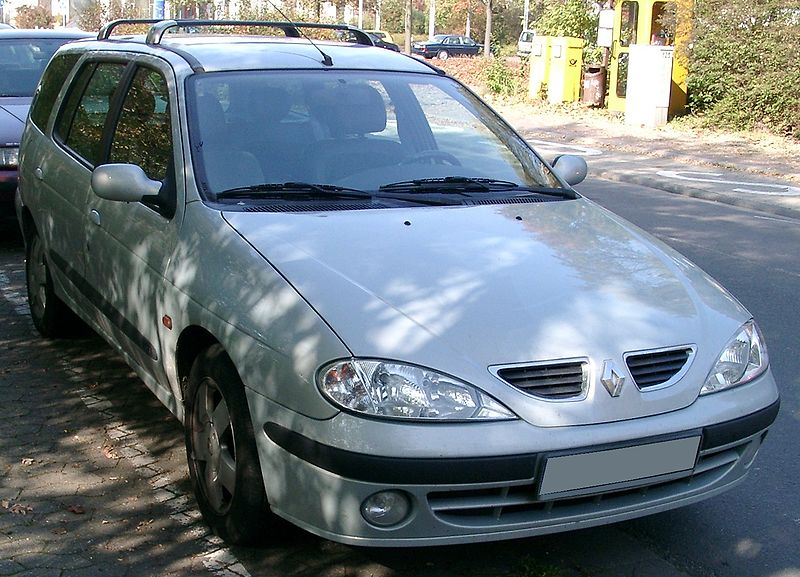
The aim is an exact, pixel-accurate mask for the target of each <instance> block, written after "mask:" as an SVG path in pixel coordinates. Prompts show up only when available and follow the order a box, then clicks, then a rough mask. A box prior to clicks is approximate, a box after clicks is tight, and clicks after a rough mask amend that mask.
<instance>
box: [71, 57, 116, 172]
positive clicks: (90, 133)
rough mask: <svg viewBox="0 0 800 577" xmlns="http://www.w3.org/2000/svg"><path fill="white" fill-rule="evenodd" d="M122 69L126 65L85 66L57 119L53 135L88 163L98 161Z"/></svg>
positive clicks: (93, 163) (112, 63)
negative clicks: (112, 100) (104, 130)
mask: <svg viewBox="0 0 800 577" xmlns="http://www.w3.org/2000/svg"><path fill="white" fill-rule="evenodd" d="M124 72H125V65H124V64H120V63H114V62H105V63H101V64H97V65H96V66H94V65H89V66H87V67H86V68H84V69H83V70H82V71H81V73H80V77H79V78H77V79H76V80H77V81H76V82H74V83H73V88H72V91H71V92H70V95H69V97H68V98H67V101H66V103H65V105H64V107H63V108H62V110H61V113H60V115H59V118H58V120H57V121H56V127H55V135H56V138H58V140H59V141H60V142H62V143H63V144H64V145H65V146H67V147H68V148H70V149H71V150H72V151H73V152H75V153H76V154H77V155H78V156H80V157H81V158H83V159H84V160H86V161H87V162H88V163H89V164H90V165H91V166H96V165H97V164H98V163H99V162H100V157H101V154H102V152H103V149H102V139H103V128H104V127H105V124H106V119H107V118H108V113H109V110H110V109H111V99H112V98H113V96H114V93H115V92H116V91H117V88H118V87H119V83H120V80H121V79H122V75H123V73H124ZM87 77H88V81H87ZM83 86H85V88H84V89H83V90H81V87H83Z"/></svg>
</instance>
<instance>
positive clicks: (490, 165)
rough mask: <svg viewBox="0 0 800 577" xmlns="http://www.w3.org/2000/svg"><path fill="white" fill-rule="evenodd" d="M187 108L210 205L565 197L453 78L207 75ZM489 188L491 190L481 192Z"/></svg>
mask: <svg viewBox="0 0 800 577" xmlns="http://www.w3.org/2000/svg"><path fill="white" fill-rule="evenodd" d="M187 101H188V103H189V112H190V139H191V143H192V154H193V164H194V168H195V177H196V179H197V182H198V183H199V188H200V190H201V193H202V194H203V196H204V197H205V198H206V199H207V200H217V199H219V198H223V197H225V196H230V194H226V192H228V193H230V191H235V194H234V196H235V198H237V199H241V198H242V196H244V195H246V194H248V193H249V194H251V195H252V196H253V197H257V196H258V195H265V194H275V193H276V191H278V190H283V191H284V192H286V193H287V194H288V191H295V192H296V191H299V190H303V191H305V192H306V193H309V192H311V193H314V194H315V195H318V194H319V191H320V190H322V189H321V187H327V190H328V191H330V190H333V189H334V188H336V189H338V190H341V189H342V188H346V189H348V190H350V191H353V190H356V191H367V192H375V191H380V190H387V188H389V189H391V190H392V192H393V193H398V192H402V191H403V190H406V189H412V188H413V189H415V190H416V191H420V189H423V188H424V189H425V192H426V193H430V192H431V190H432V188H442V187H443V185H442V184H437V183H446V187H445V188H447V189H448V191H451V192H452V190H453V189H454V188H458V186H461V187H462V188H463V187H469V189H470V190H473V191H483V192H484V193H485V194H489V193H492V192H496V191H497V190H498V189H503V190H507V189H509V188H516V187H522V188H525V189H530V188H542V189H548V190H553V189H559V190H561V187H560V185H559V183H558V181H557V180H556V178H555V177H554V176H553V175H552V174H551V172H550V171H549V170H548V169H547V167H546V166H545V165H544V164H543V163H542V162H541V160H540V159H539V158H538V157H537V156H536V155H535V154H534V153H533V152H532V150H531V149H530V148H529V147H528V145H527V144H526V143H525V142H524V141H523V140H522V139H521V138H520V137H519V136H517V135H516V134H515V133H514V132H513V131H511V130H510V129H509V128H508V127H507V125H505V124H504V123H503V122H502V121H501V120H500V119H499V118H498V117H497V116H496V115H495V114H494V113H492V112H491V110H489V108H488V107H486V106H485V105H484V104H482V103H481V102H480V101H479V100H478V99H477V98H476V97H474V96H473V95H472V94H471V93H470V92H469V91H468V90H466V89H465V88H463V87H462V86H461V85H460V84H458V83H456V82H455V81H453V80H452V79H449V78H446V77H441V76H434V75H429V74H400V73H381V72H365V71H352V72H351V71H348V72H333V71H325V72H324V73H319V72H302V71H298V72H287V71H280V72H275V71H264V72H253V71H248V72H230V73H208V74H202V75H195V76H193V77H191V78H190V80H189V83H188V86H187ZM481 180H483V181H491V182H492V186H486V185H485V184H481V185H476V182H477V181H481ZM497 182H502V183H504V184H503V185H497V184H496V183H497ZM431 183H433V184H431ZM506 183H507V184H506ZM298 184H301V185H302V186H298ZM270 185H272V186H270ZM310 185H314V187H316V188H311V187H310ZM400 189H403V190H400ZM350 195H352V192H351V194H350Z"/></svg>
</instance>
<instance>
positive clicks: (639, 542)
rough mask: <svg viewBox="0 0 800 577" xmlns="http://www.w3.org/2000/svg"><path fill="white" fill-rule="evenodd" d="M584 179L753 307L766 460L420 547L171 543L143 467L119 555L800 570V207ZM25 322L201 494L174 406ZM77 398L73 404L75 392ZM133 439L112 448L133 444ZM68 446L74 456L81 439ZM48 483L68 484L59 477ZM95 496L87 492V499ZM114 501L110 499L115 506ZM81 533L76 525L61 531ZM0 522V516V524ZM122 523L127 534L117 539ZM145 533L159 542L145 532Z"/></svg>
mask: <svg viewBox="0 0 800 577" xmlns="http://www.w3.org/2000/svg"><path fill="white" fill-rule="evenodd" d="M579 189H580V190H581V191H582V192H583V193H585V194H586V195H587V196H589V197H590V198H592V199H594V200H596V201H597V202H599V203H600V204H603V205H605V206H607V207H608V208H610V209H612V210H614V211H615V212H618V213H619V214H621V215H623V216H625V217H626V218H628V219H629V220H631V221H633V222H634V223H637V224H639V225H640V226H642V227H643V228H645V229H646V230H649V231H650V232H652V233H654V234H655V235H656V236H658V237H660V238H661V239H662V240H664V241H665V242H667V243H668V244H671V245H672V246H674V247H675V248H677V249H678V250H679V251H681V252H683V253H684V254H686V255H687V256H688V257H689V258H691V259H692V260H694V262H696V263H697V264H699V265H700V266H701V267H702V268H704V269H705V270H706V271H707V272H709V273H711V274H712V275H713V276H715V277H716V278H717V279H718V280H719V281H720V282H722V284H723V285H725V286H727V287H728V288H729V289H730V290H731V291H732V292H733V293H734V295H736V296H737V297H738V298H739V299H740V300H741V301H742V302H743V303H744V304H745V306H747V307H748V308H749V309H750V310H751V311H752V312H753V313H754V315H755V316H756V318H757V319H758V321H759V323H760V325H761V327H762V329H763V331H764V333H765V335H766V339H767V342H768V344H769V346H770V353H771V359H772V363H773V371H774V373H775V376H776V379H777V380H778V382H779V384H780V385H781V387H782V395H783V407H782V410H781V414H780V416H779V418H778V421H777V423H776V425H775V427H774V429H773V431H772V433H771V435H770V438H768V439H767V443H766V445H765V447H764V448H763V450H762V453H761V455H760V456H759V459H758V461H757V463H756V469H755V470H754V471H753V472H752V474H751V476H750V478H749V479H748V480H747V481H746V482H745V483H744V484H742V485H740V486H739V487H738V488H736V489H734V490H733V491H731V492H729V493H726V494H724V495H722V496H719V497H717V498H714V499H712V500H710V501H706V502H704V503H701V504H699V505H694V506H691V507H687V508H684V509H679V510H676V511H673V512H668V513H664V514H660V515H657V516H653V517H650V518H646V519H642V520H638V521H632V522H626V523H621V524H617V525H614V526H610V527H600V528H596V529H588V530H583V531H578V532H573V533H565V534H558V535H552V536H546V537H541V538H533V539H524V540H517V541H511V542H504V543H491V544H481V545H475V546H452V547H440V548H435V549H414V550H382V549H362V548H354V547H347V546H343V545H338V544H334V543H331V542H327V541H325V540H322V539H318V538H316V537H313V536H310V535H308V534H306V533H303V532H301V531H299V530H294V529H292V528H287V529H286V531H285V532H284V534H283V535H282V536H281V539H280V541H279V542H277V543H272V544H270V545H269V546H267V547H265V548H261V549H234V550H232V551H230V550H219V549H216V550H214V552H213V554H210V553H209V552H208V551H209V549H208V548H207V547H205V548H204V547H196V548H191V547H189V546H188V544H187V545H186V546H185V547H183V548H175V547H173V548H167V549H166V550H165V549H164V547H167V546H168V545H169V544H170V540H173V541H175V540H177V541H180V542H182V543H183V542H184V540H189V539H190V537H191V535H189V534H183V535H181V534H180V533H179V532H178V533H176V536H172V534H173V532H174V528H173V527H171V526H170V525H171V524H172V525H175V524H176V523H174V522H173V521H175V520H176V519H180V518H181V515H182V516H183V517H184V518H188V520H187V521H186V522H187V523H189V524H191V522H192V516H191V515H188V516H187V515H186V514H185V513H181V515H178V516H176V515H175V514H174V513H172V514H171V512H170V509H169V507H165V506H164V504H163V503H162V502H161V499H160V498H159V494H163V491H159V490H158V489H155V490H154V489H153V488H152V487H148V485H147V483H139V484H137V485H136V487H137V489H136V491H138V493H136V494H135V495H132V496H130V497H128V498H129V499H131V500H133V501H136V502H138V503H139V514H140V516H141V519H142V521H139V522H137V523H135V524H134V526H135V534H133V535H132V536H133V537H135V538H136V540H135V541H134V540H131V542H130V544H128V543H125V545H124V546H123V545H119V550H120V551H123V550H124V551H125V553H124V554H123V553H119V554H118V555H117V554H116V553H115V555H114V557H116V558H117V562H118V563H121V564H123V565H124V564H126V563H131V561H128V560H129V559H133V558H135V559H138V561H137V571H136V575H137V577H139V576H143V575H164V574H167V573H169V574H170V575H172V574H174V575H197V574H203V572H204V571H209V573H208V574H216V575H230V576H231V577H236V576H238V577H247V575H252V576H254V577H260V576H280V577H298V576H309V577H311V576H313V577H320V576H324V577H329V576H330V577H333V576H345V575H347V576H350V577H356V576H358V577H368V576H372V577H400V576H409V577H410V576H414V577H456V576H459V577H462V576H466V577H478V576H480V577H484V576H486V577H488V576H492V577H495V576H498V577H499V576H504V575H507V576H512V577H557V576H559V577H577V576H582V577H623V576H625V577H629V576H633V575H637V576H646V577H681V576H691V577H707V576H716V577H800V499H798V489H799V488H800V487H798V483H800V481H798V479H800V470H798V468H799V467H800V465H799V464H798V463H800V459H798V448H797V447H798V443H797V440H798V439H800V376H799V375H800V360H799V359H798V355H797V354H796V351H795V348H796V343H797V341H798V339H797V336H796V334H795V331H796V330H797V328H798V327H800V310H799V309H798V307H797V306H796V303H795V299H796V298H797V294H798V287H800V259H798V258H797V255H796V252H797V248H798V247H800V226H798V224H800V222H798V221H797V220H791V219H788V218H776V217H773V216H770V215H768V214H763V213H756V212H752V211H747V210H743V209H739V208H735V207H732V206H727V205H723V204H717V203H710V202H705V201H701V200H696V199H691V198H686V197H681V196H677V195H674V194H667V193H662V192H658V191H655V190H653V189H648V188H644V187H640V186H635V185H627V184H621V183H612V182H608V181H602V180H596V179H594V180H589V181H587V182H586V183H584V184H583V185H582V186H580V187H579ZM22 261H23V256H22V247H21V243H20V241H19V239H16V238H13V237H12V238H4V239H2V240H0V271H1V272H2V277H1V278H0V285H2V286H0V289H2V290H0V298H2V299H5V300H7V301H9V300H11V301H13V302H14V303H15V304H14V306H13V307H7V308H6V309H4V310H11V311H12V312H10V313H8V314H11V315H14V316H15V317H16V319H15V323H16V324H17V325H18V324H19V322H20V319H25V316H24V315H25V312H26V311H25V306H24V302H22V301H21V300H20V295H21V294H24V288H23V284H22V281H23V278H24V277H23V274H22ZM23 300H24V299H23ZM8 320H9V319H0V343H7V342H9V341H8V340H7V336H6V335H5V334H4V331H5V330H6V329H5V327H8V326H9V322H8ZM25 322H27V321H25ZM26 330H27V329H26ZM29 330H30V338H26V339H22V340H17V341H15V342H14V347H15V348H16V349H19V348H20V347H22V348H23V350H21V351H20V350H16V351H15V354H18V355H20V356H21V357H25V356H26V354H25V353H26V351H25V350H24V347H30V350H31V354H30V355H27V362H28V363H29V364H30V366H29V367H28V369H29V370H30V372H31V374H34V373H36V374H44V373H47V374H48V375H49V378H50V379H52V380H54V381H55V380H58V379H60V378H62V376H63V375H61V373H62V372H63V371H66V372H67V373H69V374H71V375H72V376H73V377H74V376H75V375H82V376H83V377H82V378H83V381H84V382H85V383H88V385H86V386H85V389H86V388H91V391H92V394H93V396H92V397H91V398H90V399H89V400H88V401H87V400H86V399H85V398H83V399H82V400H83V404H84V405H85V407H84V408H85V409H86V410H88V411H89V412H91V411H95V410H98V409H97V402H96V400H95V399H100V401H99V404H100V405H101V406H102V409H101V410H100V413H106V414H110V415H111V416H110V417H103V418H108V419H111V420H112V421H113V422H114V423H117V422H122V423H124V424H125V426H126V427H127V429H128V430H130V431H132V432H133V434H135V435H136V437H137V442H136V447H137V448H138V449H141V451H144V452H145V453H146V455H147V456H148V458H152V459H153V460H154V462H155V463H154V464H155V466H156V467H158V468H159V469H160V470H161V471H162V474H163V475H165V477H169V478H170V479H171V482H170V485H169V487H168V488H169V490H170V491H174V492H175V493H177V494H178V499H183V500H184V501H187V500H188V501H189V506H190V508H191V498H190V497H185V496H182V495H181V493H183V494H184V495H185V493H186V492H188V485H187V482H186V477H187V474H186V467H185V462H184V457H183V438H182V433H181V428H180V426H179V424H178V423H177V422H176V421H174V420H173V419H172V418H171V417H170V415H169V414H168V412H167V411H166V409H163V408H162V407H161V406H160V405H159V404H158V403H157V402H156V401H155V400H154V398H153V397H152V395H151V394H150V393H149V391H147V389H145V387H144V385H142V384H141V382H139V381H138V380H137V379H136V378H135V377H133V376H132V375H131V373H130V371H128V370H127V369H126V368H125V367H124V365H122V363H121V362H120V361H119V360H117V359H116V358H115V356H114V355H113V354H112V353H111V352H110V351H109V349H108V347H106V346H105V345H104V344H103V343H102V342H100V341H99V339H96V338H94V339H93V338H88V339H83V340H80V341H78V342H75V341H72V342H64V343H58V342H57V343H53V344H51V345H50V347H51V348H52V352H53V354H54V355H56V356H60V358H62V359H66V361H64V363H62V364H61V365H59V366H44V363H46V362H47V357H40V356H39V355H37V354H33V351H34V350H36V349H40V348H41V344H40V343H39V341H38V339H37V338H35V336H34V335H33V332H32V331H33V329H32V327H30V328H29ZM38 364H41V365H42V366H38ZM65 394H72V393H70V391H66V392H65ZM65 406H67V403H65ZM69 406H72V407H73V408H74V406H75V403H74V402H72V403H71V404H70V405H69ZM93 430H94V431H95V434H96V437H92V436H91V435H88V437H87V438H86V439H85V443H86V445H87V447H89V448H92V447H94V448H97V449H98V450H99V448H101V447H102V448H103V450H108V447H109V446H111V451H110V452H111V453H113V450H114V446H113V445H114V439H113V438H112V439H108V438H104V435H105V437H108V436H109V434H110V432H113V431H115V430H118V429H115V428H111V427H110V426H109V423H106V425H105V426H102V425H101V426H95V428H94V429H93ZM109 443H110V445H109ZM126 448H127V447H123V448H119V447H117V448H116V450H117V452H123V449H126ZM62 450H66V449H62ZM53 458H58V455H53ZM63 458H64V459H65V460H66V462H69V459H70V458H71V455H69V454H67V455H64V456H63ZM137 458H138V459H140V460H141V454H140V455H138V456H135V457H132V458H131V459H130V460H131V461H133V465H135V464H136V463H135V461H136V459H137ZM124 465H125V464H124V463H123V464H122V465H120V466H119V467H117V468H116V469H115V470H114V473H113V477H110V478H113V479H117V478H122V477H123V476H125V475H128V474H130V475H133V474H134V472H131V471H129V472H128V473H126V472H125V471H124V470H121V469H123V466H124ZM129 468H130V469H132V467H129ZM137 470H141V469H137ZM131 478H132V477H131ZM151 485H152V483H151ZM131 486H133V481H131ZM2 487H3V482H2V479H0V489H2ZM53 490H54V491H56V492H57V491H58V487H54V489H53ZM98 495H99V493H98ZM0 496H2V495H0ZM107 497H108V498H109V502H108V505H107V506H108V507H109V508H113V507H115V505H116V504H115V502H114V501H113V495H109V496H107ZM97 498H98V499H99V498H100V497H99V496H98V497H97ZM170 502H172V501H170ZM87 503H88V504H87V505H86V507H87V508H88V507H89V506H91V501H87ZM173 511H174V509H173ZM0 513H2V511H0ZM112 513H113V512H111V511H109V512H108V515H109V516H110V515H112ZM123 516H124V515H123ZM0 520H2V519H0ZM194 521H196V519H194ZM98 523H99V521H98ZM103 523H106V522H105V521H103ZM120 523H122V521H120ZM103 527H105V528H108V527H109V525H108V524H105V525H103ZM112 527H113V525H112ZM120 527H122V525H120ZM35 529H36V522H35V515H32V517H31V525H30V527H29V529H28V530H29V532H30V533H29V535H30V537H29V538H31V539H33V538H35ZM47 530H48V531H50V530H51V529H47ZM148 531H152V532H153V534H152V535H150V537H149V539H147V538H145V536H146V535H147V532H148ZM71 534H72V533H66V534H65V535H64V539H65V540H66V539H68V538H69V536H70V535H71ZM4 537H5V535H4V534H3V524H2V523H0V539H2V538H4ZM123 538H124V537H123V536H116V540H117V541H119V540H121V539H123ZM159 540H160V542H159ZM102 543H103V547H106V545H105V543H115V541H114V539H113V538H109V540H108V541H102ZM146 543H154V544H155V545H150V546H148V547H145V545H144V544H146ZM100 544H101V541H100V540H99V539H98V538H95V540H94V541H87V542H85V543H81V546H83V547H84V549H86V550H88V551H89V552H90V554H91V552H92V551H93V550H94V549H99V548H100ZM3 547H4V545H3V543H2V542H0V569H3V568H4V566H3V564H2V560H3V558H4V557H5V555H4V554H3V551H4V549H3ZM165 551H169V552H170V553H171V554H172V555H178V554H181V555H185V556H187V557H188V556H193V559H191V560H189V561H185V562H183V563H181V562H180V561H179V560H173V562H170V560H169V559H166V560H165V559H163V557H164V556H165ZM94 554H95V555H97V551H95V552H94ZM132 555H135V557H132ZM148 560H150V562H149V564H148ZM0 574H9V573H7V572H5V573H4V572H3V571H0ZM39 574H41V575H45V574H47V575H51V574H52V575H61V576H65V575H73V574H74V575H81V574H82V575H95V574H97V575H122V574H123V572H121V571H119V572H118V571H115V570H106V571H105V572H104V571H95V572H89V571H88V569H87V570H84V572H83V573H80V572H77V573H68V572H66V571H64V572H59V571H48V572H46V573H45V572H41V573H36V572H33V573H25V575H26V577H27V575H39ZM127 574H133V573H130V572H127Z"/></svg>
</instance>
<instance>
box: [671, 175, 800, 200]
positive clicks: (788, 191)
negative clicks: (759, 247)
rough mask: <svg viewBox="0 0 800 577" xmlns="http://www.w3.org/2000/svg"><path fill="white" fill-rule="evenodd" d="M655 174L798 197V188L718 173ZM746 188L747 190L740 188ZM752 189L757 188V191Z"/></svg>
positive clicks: (753, 192) (739, 189)
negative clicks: (731, 178) (742, 179)
mask: <svg viewBox="0 0 800 577" xmlns="http://www.w3.org/2000/svg"><path fill="white" fill-rule="evenodd" d="M656 174H658V176H663V177H664V178H674V179H677V180H689V181H694V182H708V183H712V184H730V185H734V186H735V187H736V188H732V189H731V190H733V191H734V192H746V193H749V194H764V195H772V196H800V188H798V187H796V186H788V185H782V184H765V183H763V182H752V181H746V180H745V181H741V180H727V179H725V178H720V177H722V176H724V174H723V173H720V172H693V171H690V170H680V171H678V170H660V171H658V172H657V173H656ZM742 187H747V188H742ZM752 187H758V188H761V189H768V190H758V189H754V188H752Z"/></svg>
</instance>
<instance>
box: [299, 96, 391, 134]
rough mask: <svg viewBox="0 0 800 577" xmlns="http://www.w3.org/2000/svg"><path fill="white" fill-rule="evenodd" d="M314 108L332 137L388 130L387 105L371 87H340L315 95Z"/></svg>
mask: <svg viewBox="0 0 800 577" xmlns="http://www.w3.org/2000/svg"><path fill="white" fill-rule="evenodd" d="M315 99H316V102H315V106H314V108H315V109H317V110H318V111H319V113H320V120H321V121H322V122H323V123H324V124H326V125H327V126H328V127H329V128H330V130H331V135H332V136H352V135H359V136H360V135H364V134H367V133H370V132H382V131H383V130H384V129H385V128H386V105H385V104H384V103H383V98H382V97H381V95H380V93H379V92H378V91H377V90H376V89H375V88H373V87H372V86H370V85H369V84H350V83H347V84H337V85H336V86H335V88H327V89H325V90H323V91H321V92H320V93H319V94H317V95H316V96H315Z"/></svg>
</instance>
